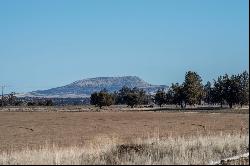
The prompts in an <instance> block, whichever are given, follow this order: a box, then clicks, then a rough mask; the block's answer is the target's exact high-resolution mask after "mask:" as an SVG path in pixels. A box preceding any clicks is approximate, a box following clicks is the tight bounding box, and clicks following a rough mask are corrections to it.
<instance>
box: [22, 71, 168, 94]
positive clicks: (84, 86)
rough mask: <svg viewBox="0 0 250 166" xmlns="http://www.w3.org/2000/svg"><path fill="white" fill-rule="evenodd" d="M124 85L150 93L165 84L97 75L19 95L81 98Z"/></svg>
mask: <svg viewBox="0 0 250 166" xmlns="http://www.w3.org/2000/svg"><path fill="white" fill-rule="evenodd" d="M123 86H127V87H129V88H134V87H137V88H142V89H144V90H145V91H146V92H148V93H155V92H156V91H157V90H158V89H159V88H164V89H166V88H167V86H165V85H151V84H149V83H147V82H145V81H144V80H142V79H141V78H139V77H137V76H124V77H97V78H89V79H83V80H79V81H75V82H73V83H71V84H68V85H65V86H62V87H57V88H52V89H48V90H37V91H33V92H29V93H26V94H19V95H18V97H48V98H79V97H90V95H91V94H92V93H93V92H96V91H100V90H102V89H104V88H106V89H107V90H108V91H109V92H114V91H118V90H120V89H121V88H122V87H123Z"/></svg>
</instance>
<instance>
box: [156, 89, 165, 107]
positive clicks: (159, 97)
mask: <svg viewBox="0 0 250 166" xmlns="http://www.w3.org/2000/svg"><path fill="white" fill-rule="evenodd" d="M154 100H155V103H156V104H157V105H159V106H160V107H161V106H162V105H163V104H165V103H166V92H164V90H163V89H158V90H157V92H156V94H155V98H154Z"/></svg>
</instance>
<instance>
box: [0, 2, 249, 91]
mask: <svg viewBox="0 0 250 166" xmlns="http://www.w3.org/2000/svg"><path fill="white" fill-rule="evenodd" d="M248 6H249V2H248V0H99V1H97V0H89V1H87V0H22V1H20V0H0V85H2V84H4V85H8V87H7V88H6V92H8V91H9V92H10V91H15V92H18V93H21V92H28V91H33V90H38V89H48V88H53V87H58V86H62V85H66V84H69V83H71V82H73V81H76V80H81V79H85V78H92V77H99V76H129V75H131V76H139V77H140V78H142V79H143V80H145V81H147V82H149V83H151V84H157V85H158V84H161V85H170V84H171V83H174V82H180V83H181V82H183V80H184V76H185V73H186V72H187V71H189V70H191V71H196V72H197V73H198V74H199V75H200V76H201V77H202V79H203V82H206V81H212V80H213V79H215V78H217V77H218V76H219V75H223V74H225V73H228V74H237V73H240V72H242V71H244V70H247V71H248V68H249V46H248V45H249V7H248Z"/></svg>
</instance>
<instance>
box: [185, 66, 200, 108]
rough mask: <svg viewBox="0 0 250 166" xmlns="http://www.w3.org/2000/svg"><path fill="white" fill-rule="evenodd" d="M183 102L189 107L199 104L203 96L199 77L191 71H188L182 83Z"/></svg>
mask: <svg viewBox="0 0 250 166" xmlns="http://www.w3.org/2000/svg"><path fill="white" fill-rule="evenodd" d="M183 88H184V95H185V101H186V103H188V104H189V105H194V104H198V103H200V101H201V99H202V95H203V85H202V79H201V77H200V76H199V75H198V74H197V73H196V72H192V71H188V72H187V73H186V76H185V81H184V83H183Z"/></svg>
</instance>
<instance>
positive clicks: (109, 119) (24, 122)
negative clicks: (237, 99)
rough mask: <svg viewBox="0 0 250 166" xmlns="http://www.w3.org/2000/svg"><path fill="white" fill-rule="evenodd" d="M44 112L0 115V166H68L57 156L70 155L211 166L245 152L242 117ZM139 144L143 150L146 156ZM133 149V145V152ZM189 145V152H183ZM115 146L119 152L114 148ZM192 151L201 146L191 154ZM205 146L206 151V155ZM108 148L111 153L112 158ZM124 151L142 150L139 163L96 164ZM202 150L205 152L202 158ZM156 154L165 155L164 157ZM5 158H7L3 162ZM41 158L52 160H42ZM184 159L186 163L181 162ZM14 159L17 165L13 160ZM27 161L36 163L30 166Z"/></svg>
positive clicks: (245, 124)
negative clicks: (45, 165) (39, 165)
mask: <svg viewBox="0 0 250 166" xmlns="http://www.w3.org/2000/svg"><path fill="white" fill-rule="evenodd" d="M43 109H45V108H43ZM49 109H52V110H53V111H51V110H50V111H48V112H44V111H30V112H25V111H24V112H20V111H17V110H15V111H13V110H9V111H3V110H2V111H0V133H1V134H0V164H1V162H2V164H6V163H7V164H8V163H9V164H29V163H34V164H37V163H42V162H45V161H48V163H49V164H65V163H71V164H74V161H71V160H69V159H70V157H69V156H70V155H69V156H68V159H67V157H66V156H63V155H66V154H71V153H74V154H72V155H75V156H72V157H75V158H77V160H75V162H77V163H78V164H91V163H92V164H98V163H104V164H122V163H127V164H129V163H130V164H133V163H135V164H160V163H168V164H178V163H179V164H204V163H208V161H210V160H211V157H212V159H214V160H217V159H221V158H223V157H231V155H236V154H241V153H243V152H245V151H247V148H248V142H246V139H247V140H248V137H249V114H248V113H246V112H244V113H237V112H234V113H233V112H228V113H227V112H226V111H224V112H223V111H222V112H221V113H218V112H212V113H204V112H192V111H187V112H179V111H176V112H174V111H172V112H164V111H159V112H154V111H135V112H132V111H117V112H116V111H114V110H113V111H105V109H104V110H103V112H102V111H101V112H91V111H85V112H78V111H75V112H74V111H72V112H67V111H66V112H64V111H61V110H56V111H55V109H59V108H53V107H52V108H49ZM26 111H27V110H26ZM247 111H248V110H247ZM239 112H240V111H239ZM106 138H109V139H106ZM138 139H140V141H139V142H140V143H134V142H135V141H136V140H137V142H138ZM95 140H99V142H98V147H95V146H97V144H95V145H93V141H94V142H95ZM117 140H119V141H117ZM145 141H146V142H147V143H146V148H148V149H146V150H145V146H144V145H145ZM148 141H149V142H150V144H148ZM192 141H193V142H192ZM197 141H198V142H197ZM199 141H200V142H199ZM214 141H215V142H214ZM185 142H190V144H186V143H185ZM219 142H220V143H219ZM169 143H170V144H169ZM218 143H219V144H218ZM134 144H136V146H135V147H134ZM191 144H192V146H189V145H191ZM90 145H92V146H90ZM121 145H124V146H125V147H120V146H121ZM137 145H139V146H137ZM142 145H143V146H142ZM193 145H194V147H193ZM198 145H202V146H201V147H199V148H197V146H198ZM203 145H204V146H203ZM86 146H88V147H87V149H88V150H86ZM99 146H101V148H100V147H99ZM130 146H131V147H130ZM149 146H150V147H149ZM210 146H211V147H212V149H209V150H208V147H210ZM218 146H220V147H218ZM160 147H166V148H170V149H171V148H172V151H173V150H174V149H175V150H176V151H177V152H175V153H176V157H177V158H178V157H182V159H178V160H177V158H172V159H170V158H169V155H170V152H165V151H166V149H164V148H160ZM192 147H193V148H194V149H193V148H192ZM195 147H196V148H195ZM98 148H99V151H98V152H96V151H94V153H95V155H93V154H92V157H94V156H96V155H97V158H96V159H92V158H91V159H88V160H87V159H86V158H87V156H91V155H90V154H88V153H90V151H91V153H92V151H93V149H98ZM105 148H108V149H109V150H107V149H106V150H105ZM114 148H115V152H113V150H114ZM124 148H125V150H126V149H127V148H128V149H131V148H132V150H134V151H135V152H137V151H138V152H139V151H140V148H143V155H141V156H140V157H139V158H138V156H137V158H138V161H136V160H133V159H132V158H134V159H135V158H136V155H138V154H137V153H135V152H134V151H133V155H132V156H131V155H129V156H126V159H124V156H123V157H122V158H119V157H118V158H112V161H110V160H111V159H108V160H106V159H103V158H102V157H103V156H102V155H103V154H106V153H107V154H106V155H108V156H109V157H111V156H112V155H116V156H117V155H118V154H120V152H119V151H120V150H122V151H124ZM138 148H139V150H138ZM157 148H159V149H158V150H157ZM176 148H177V149H176ZM190 148H191V149H190ZM200 148H201V149H200ZM83 149H84V150H83ZM90 149H92V150H90ZM149 149H150V153H149V152H148V150H149ZM152 149H153V150H152ZM216 149H217V151H216ZM182 150H184V151H183V152H182V153H180V152H179V151H182ZM190 150H191V151H193V150H194V152H191V153H195V155H196V156H195V158H196V159H195V158H194V156H193V157H191V158H190V155H191V154H190ZM197 150H198V151H197ZM206 150H208V151H207V152H205V151H206ZM73 151H75V152H73ZM83 151H84V152H83ZM100 151H101V152H102V153H100ZM103 151H105V153H104V152H103ZM145 151H146V152H145ZM117 152H119V153H117ZM151 152H152V153H151ZM214 152H218V154H217V156H215V155H214V154H213V153H214ZM113 153H114V154H113ZM126 153H127V152H126ZM155 153H156V154H155ZM160 153H164V154H165V153H166V155H163V154H160ZM177 153H178V154H177ZM199 153H204V155H205V156H203V158H204V159H203V160H197V159H198V158H199V159H200V157H201V156H200V155H198V154H199ZM205 153H208V154H205ZM8 154H9V155H11V157H10V156H9V157H8ZM28 154H30V155H28ZM31 154H32V155H31ZM27 155H28V156H27ZM36 155H37V156H39V155H40V156H41V155H45V156H42V158H41V159H35V158H33V159H31V158H29V157H31V156H33V157H35V156H36ZM57 155H59V157H58V156H57ZM60 155H62V156H61V157H62V158H61V157H60ZM79 155H80V157H79ZM85 155H86V156H85ZM147 155H154V156H151V159H152V160H151V159H150V160H148V156H147ZM158 155H160V156H158ZM178 155H180V156H178ZM192 155H193V154H192ZM211 155H212V156H211ZM46 156H47V157H48V156H54V157H55V156H57V157H55V158H56V159H55V158H53V157H52V158H48V159H46ZM185 156H186V158H190V159H188V160H187V159H185V160H184V158H183V157H185ZM15 157H17V158H15ZM18 157H19V158H18ZM72 157H71V158H72ZM98 157H99V158H98ZM104 157H105V156H104ZM106 157H107V156H106ZM113 157H114V156H113ZM128 157H129V158H128ZM131 157H132V158H131ZM157 157H158V159H159V160H158V161H157ZM172 157H173V156H172ZM20 158H21V159H22V160H21V161H22V162H21V161H20V160H18V159H20ZM11 159H13V160H11ZM27 160H28V161H30V162H28V161H27ZM31 160H35V161H37V162H35V161H33V162H31ZM185 161H186V162H185ZM25 162H26V163H25ZM27 162H28V163H27ZM77 163H76V164H77Z"/></svg>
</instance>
